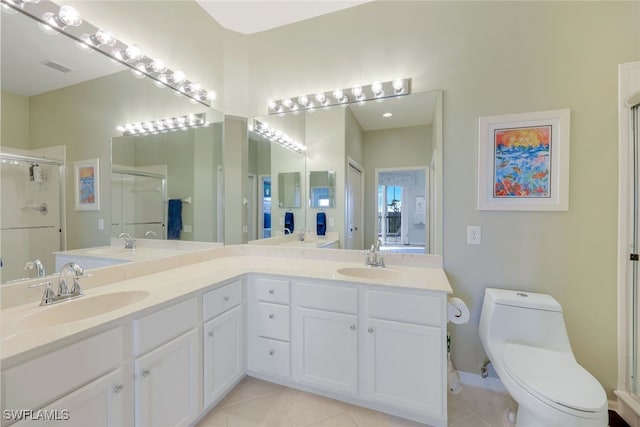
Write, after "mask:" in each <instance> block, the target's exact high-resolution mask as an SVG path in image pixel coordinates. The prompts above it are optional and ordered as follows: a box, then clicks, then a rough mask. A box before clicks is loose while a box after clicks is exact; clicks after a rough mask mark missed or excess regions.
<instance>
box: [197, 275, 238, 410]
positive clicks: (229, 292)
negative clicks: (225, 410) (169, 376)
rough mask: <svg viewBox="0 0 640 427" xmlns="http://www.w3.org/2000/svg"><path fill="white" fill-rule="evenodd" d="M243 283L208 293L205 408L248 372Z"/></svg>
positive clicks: (205, 311) (204, 348) (205, 310)
mask: <svg viewBox="0 0 640 427" xmlns="http://www.w3.org/2000/svg"><path fill="white" fill-rule="evenodd" d="M241 304H242V282H241V281H235V282H233V283H230V284H228V285H225V286H222V287H220V288H218V289H214V290H213V291H210V292H208V293H206V294H205V295H204V297H203V313H204V320H205V321H206V323H205V324H204V326H203V330H202V336H203V338H202V340H203V341H202V342H203V350H204V352H203V354H204V359H203V381H204V407H205V408H207V407H209V406H210V405H211V404H213V403H214V402H215V401H216V400H218V399H219V398H221V397H222V396H223V395H224V394H225V393H226V392H228V391H229V390H230V389H231V387H233V385H234V384H235V383H236V382H238V381H239V380H240V379H241V378H242V377H243V376H244V372H245V363H244V360H245V357H244V341H245V340H244V327H243V325H244V322H243V309H242V305H241Z"/></svg>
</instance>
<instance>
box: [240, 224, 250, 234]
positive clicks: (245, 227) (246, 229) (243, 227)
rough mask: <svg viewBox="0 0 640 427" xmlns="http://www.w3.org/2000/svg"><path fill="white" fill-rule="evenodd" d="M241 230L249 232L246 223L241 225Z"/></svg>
mask: <svg viewBox="0 0 640 427" xmlns="http://www.w3.org/2000/svg"><path fill="white" fill-rule="evenodd" d="M242 232H243V233H248V232H249V229H248V228H247V226H246V225H243V226H242Z"/></svg>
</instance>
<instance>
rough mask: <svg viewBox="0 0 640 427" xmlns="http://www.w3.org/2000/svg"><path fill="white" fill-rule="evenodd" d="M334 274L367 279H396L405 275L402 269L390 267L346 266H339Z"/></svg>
mask: <svg viewBox="0 0 640 427" xmlns="http://www.w3.org/2000/svg"><path fill="white" fill-rule="evenodd" d="M336 274H338V275H341V276H346V277H351V278H357V279H368V280H397V279H402V278H403V277H405V274H404V273H403V272H402V271H398V270H392V269H390V268H376V267H347V268H340V269H338V270H337V271H336Z"/></svg>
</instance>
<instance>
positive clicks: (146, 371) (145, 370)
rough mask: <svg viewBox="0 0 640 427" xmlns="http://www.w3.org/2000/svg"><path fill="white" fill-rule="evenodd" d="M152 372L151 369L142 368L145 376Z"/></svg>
mask: <svg viewBox="0 0 640 427" xmlns="http://www.w3.org/2000/svg"><path fill="white" fill-rule="evenodd" d="M150 373H151V371H150V370H149V369H143V370H142V376H143V377H148V376H149V374H150Z"/></svg>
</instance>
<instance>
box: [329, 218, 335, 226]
mask: <svg viewBox="0 0 640 427" xmlns="http://www.w3.org/2000/svg"><path fill="white" fill-rule="evenodd" d="M335 225H336V222H335V221H334V220H333V218H329V227H334V226H335Z"/></svg>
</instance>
